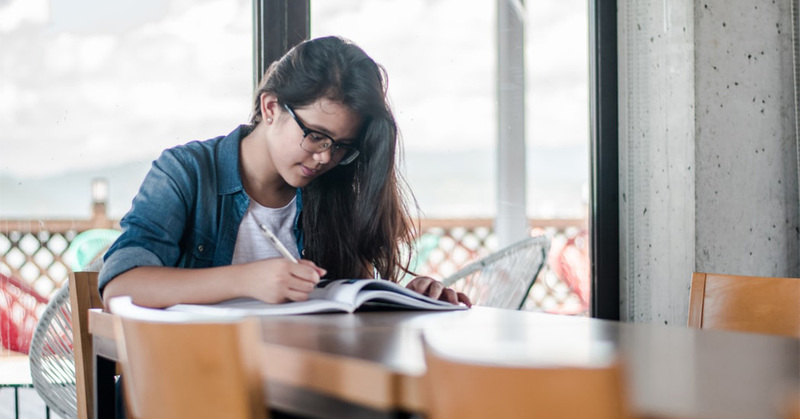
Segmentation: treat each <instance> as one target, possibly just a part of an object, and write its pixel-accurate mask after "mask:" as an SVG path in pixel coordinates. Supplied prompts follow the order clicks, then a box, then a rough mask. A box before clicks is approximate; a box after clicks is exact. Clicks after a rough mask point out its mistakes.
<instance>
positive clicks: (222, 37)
mask: <svg viewBox="0 0 800 419" xmlns="http://www.w3.org/2000/svg"><path fill="white" fill-rule="evenodd" d="M251 22H252V4H251V2H250V1H248V0H236V1H231V0H202V1H200V0H195V1H184V0H124V1H123V0H117V1H113V2H108V1H102V0H70V1H66V0H6V1H0V45H2V48H0V128H2V129H1V130H0V236H2V237H3V238H5V240H7V241H9V245H10V246H12V247H14V248H17V246H18V244H19V243H18V241H17V239H15V237H17V236H19V237H22V236H25V235H26V234H27V233H28V232H29V231H28V230H30V231H33V232H34V235H36V234H38V233H36V232H37V231H39V230H40V229H45V230H52V231H49V233H50V234H47V235H45V237H51V236H52V237H59V238H62V239H64V238H66V239H67V240H68V241H71V240H72V239H73V238H74V237H75V236H76V235H77V234H78V233H80V232H81V231H80V230H82V229H84V228H88V227H90V226H92V225H93V224H91V223H89V222H88V220H89V219H90V217H92V216H93V213H92V211H93V205H92V204H93V201H92V189H93V188H92V181H93V180H94V179H98V178H101V179H104V180H105V182H106V183H103V182H99V183H95V191H96V193H97V194H99V195H97V196H96V198H97V199H99V200H101V201H104V202H101V203H105V204H106V206H105V211H106V213H105V215H106V216H107V217H109V218H110V219H112V220H116V219H119V218H120V217H121V216H122V215H123V214H124V213H125V212H126V211H127V210H128V209H129V207H130V202H131V199H132V198H133V196H134V195H135V193H136V191H137V190H138V187H139V184H140V182H141V180H142V178H143V177H144V175H145V173H146V171H147V170H148V169H149V166H150V162H151V161H152V160H154V159H155V158H156V157H158V155H159V154H160V152H161V151H162V150H163V149H165V148H168V147H172V146H175V145H178V144H182V143H185V142H188V141H192V140H205V139H207V138H211V137H215V136H219V135H225V134H227V133H229V132H230V131H232V130H233V129H234V128H235V127H236V126H237V125H238V124H240V123H245V122H247V121H248V119H249V111H250V101H251V95H252V90H253V86H252V80H253V77H252V71H253V65H252V23H251ZM103 185H105V188H104V187H103ZM104 189H105V190H104ZM97 209H99V210H102V209H103V208H102V207H97ZM8 219H11V220H14V221H12V222H8V221H3V220H8ZM56 219H63V220H66V221H67V222H66V223H60V224H59V223H55V222H54V220H56ZM16 220H22V221H23V222H22V223H17V222H16ZM42 222H43V223H42ZM62 230H63V231H62ZM36 237H39V238H41V237H43V236H42V235H41V234H39V235H38V236H36ZM48 240H49V239H48ZM0 241H2V240H1V239H0ZM40 241H41V242H42V243H41V245H42V246H44V247H43V248H47V249H49V247H47V246H45V244H47V243H45V241H43V240H40ZM38 245H39V243H37V246H38ZM59 249H60V247H59ZM62 250H63V249H62ZM48 251H49V250H48ZM53 253H54V255H53V256H54V257H55V262H54V263H60V264H64V265H68V264H69V261H68V260H64V258H63V257H62V256H64V254H63V252H62V251H57V252H53ZM40 259H41V258H40ZM41 260H44V259H41ZM30 263H31V262H28V264H26V265H25V266H28V265H30ZM48 270H50V271H52V272H63V270H62V269H49V268H48V267H47V266H31V267H30V268H27V270H24V269H21V268H20V267H15V266H12V265H11V264H9V263H7V261H6V260H5V259H2V260H0V273H3V274H7V275H10V274H13V275H14V276H19V275H21V272H31V273H30V274H28V276H30V277H26V278H24V279H26V280H27V281H29V282H32V283H38V282H39V281H40V280H42V281H53V282H55V283H56V284H58V283H60V282H61V281H63V279H64V278H50V277H49V276H48V274H47V271H48ZM35 285H36V284H35ZM37 286H38V287H41V289H43V290H46V289H47V288H46V286H44V285H37ZM37 289H39V288H37Z"/></svg>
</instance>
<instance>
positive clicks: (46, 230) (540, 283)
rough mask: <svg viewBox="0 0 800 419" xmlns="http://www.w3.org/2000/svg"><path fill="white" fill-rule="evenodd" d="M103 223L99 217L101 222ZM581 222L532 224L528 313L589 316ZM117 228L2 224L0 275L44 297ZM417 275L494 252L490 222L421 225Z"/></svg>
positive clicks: (89, 223)
mask: <svg viewBox="0 0 800 419" xmlns="http://www.w3.org/2000/svg"><path fill="white" fill-rule="evenodd" d="M101 218H102V217H101ZM585 223H586V222H585V220H531V230H530V234H532V235H536V234H546V235H548V237H550V240H551V249H550V256H549V257H548V266H547V267H546V268H545V269H543V270H542V272H541V274H540V276H539V278H538V279H537V280H536V282H535V283H534V285H533V288H532V289H531V293H530V295H529V298H528V303H527V304H526V309H529V310H541V311H548V312H558V313H569V314H587V311H588V300H589V298H588V292H589V291H588V281H589V271H588V269H589V258H588V251H587V245H588V243H587V240H586V228H585ZM114 225H116V223H115V222H113V221H109V220H107V219H104V218H103V219H100V220H98V219H94V220H62V221H43V222H30V221H24V222H23V221H2V220H0V273H2V274H4V275H7V276H11V277H15V278H19V279H21V280H23V281H25V282H26V283H28V284H30V285H31V286H32V287H33V288H34V289H35V290H36V291H37V292H39V293H40V294H42V295H45V296H49V295H52V294H53V293H54V292H55V290H57V289H58V288H59V287H60V286H61V284H62V283H63V282H64V281H66V280H67V277H68V275H69V267H70V266H72V264H73V262H74V261H72V260H70V256H71V255H69V254H66V250H67V248H68V247H69V245H70V243H72V241H73V240H74V239H75V237H76V236H77V235H78V234H79V233H81V232H83V231H85V230H88V229H91V228H108V227H111V226H114ZM420 226H421V232H422V234H421V236H420V239H419V240H418V243H417V257H416V259H415V261H414V263H413V264H412V268H414V270H415V272H417V273H418V274H420V275H429V276H432V277H435V278H444V277H446V276H448V275H450V274H452V273H454V272H456V271H457V270H458V269H459V268H461V267H462V266H464V265H466V264H468V263H470V262H472V261H474V260H477V259H479V258H480V257H483V256H485V255H487V254H489V253H491V252H493V251H495V250H497V239H496V237H495V235H494V232H493V231H492V220H491V219H447V220H444V219H426V220H422V221H421V223H420Z"/></svg>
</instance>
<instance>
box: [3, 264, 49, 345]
mask: <svg viewBox="0 0 800 419" xmlns="http://www.w3.org/2000/svg"><path fill="white" fill-rule="evenodd" d="M47 303H48V301H47V298H45V297H44V296H42V295H41V294H39V293H38V292H36V290H35V289H33V287H31V286H30V285H28V283H26V282H25V281H21V280H19V279H16V278H14V277H10V276H5V275H3V274H0V349H3V348H5V349H8V350H11V351H14V352H19V353H23V354H27V353H28V351H29V350H30V346H31V339H32V338H33V331H34V330H35V329H36V324H37V323H38V322H39V315H40V313H41V312H42V311H44V309H45V307H46V306H47Z"/></svg>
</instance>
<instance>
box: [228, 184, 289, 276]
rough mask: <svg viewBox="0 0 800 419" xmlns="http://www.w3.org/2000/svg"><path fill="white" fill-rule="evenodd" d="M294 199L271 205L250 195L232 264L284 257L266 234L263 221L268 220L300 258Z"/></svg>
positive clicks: (268, 224)
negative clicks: (296, 238)
mask: <svg viewBox="0 0 800 419" xmlns="http://www.w3.org/2000/svg"><path fill="white" fill-rule="evenodd" d="M296 199H297V197H295V198H294V199H292V201H291V202H289V203H288V204H287V205H285V206H284V207H282V208H267V207H265V206H263V205H261V204H259V203H258V202H256V201H255V200H254V199H250V205H249V206H248V207H247V212H246V213H245V214H244V218H242V223H241V224H239V233H238V234H237V235H236V245H235V246H234V248H233V261H232V262H231V263H232V264H234V265H236V264H240V263H248V262H253V261H256V260H261V259H267V258H276V257H283V256H282V255H281V254H280V252H278V249H276V248H275V246H273V245H272V243H270V241H269V239H267V238H266V237H264V233H263V232H262V231H261V228H259V226H258V225H259V224H264V225H265V226H267V228H268V229H270V231H272V232H273V233H275V235H276V236H278V240H280V242H281V243H283V245H284V246H286V248H287V249H289V252H291V253H292V255H294V257H296V258H297V259H300V254H299V252H298V251H297V242H296V240H295V237H294V232H293V229H294V217H295V214H296V213H297V204H296V203H295V200H296Z"/></svg>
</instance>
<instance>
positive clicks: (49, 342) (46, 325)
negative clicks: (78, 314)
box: [29, 283, 78, 418]
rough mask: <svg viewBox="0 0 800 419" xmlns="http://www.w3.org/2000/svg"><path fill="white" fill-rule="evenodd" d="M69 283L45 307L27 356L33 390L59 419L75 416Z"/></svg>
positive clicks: (75, 402) (75, 401) (75, 400)
mask: <svg viewBox="0 0 800 419" xmlns="http://www.w3.org/2000/svg"><path fill="white" fill-rule="evenodd" d="M69 293H70V291H69V283H64V285H63V286H62V287H61V288H60V289H59V290H58V291H57V292H56V293H55V295H54V296H53V297H52V298H51V299H50V302H49V303H47V306H46V307H45V309H44V311H43V312H42V315H41V316H40V317H39V322H38V323H37V324H36V329H35V330H34V332H33V339H32V340H31V347H30V352H29V359H30V368H31V380H32V381H33V387H34V388H35V389H36V392H37V393H39V396H41V398H42V399H43V400H44V402H45V404H47V406H48V407H49V408H50V409H51V410H53V411H55V412H56V413H58V415H59V416H61V417H66V418H71V417H76V416H77V409H78V407H77V403H78V401H77V395H76V389H75V360H74V359H75V357H74V353H73V339H72V325H71V322H72V310H71V308H70V304H69Z"/></svg>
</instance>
